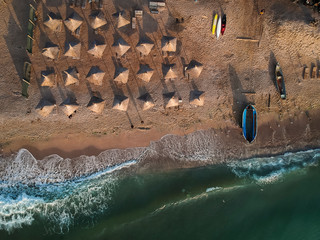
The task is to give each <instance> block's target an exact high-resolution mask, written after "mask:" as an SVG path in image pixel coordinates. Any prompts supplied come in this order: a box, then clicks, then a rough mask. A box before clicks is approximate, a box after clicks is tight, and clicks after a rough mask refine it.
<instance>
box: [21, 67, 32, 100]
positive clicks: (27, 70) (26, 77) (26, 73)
mask: <svg viewBox="0 0 320 240" xmlns="http://www.w3.org/2000/svg"><path fill="white" fill-rule="evenodd" d="M30 76H31V63H29V62H25V63H24V65H23V79H22V81H21V87H22V90H21V94H22V96H24V97H25V98H28V97H29V94H28V87H29V85H30Z"/></svg>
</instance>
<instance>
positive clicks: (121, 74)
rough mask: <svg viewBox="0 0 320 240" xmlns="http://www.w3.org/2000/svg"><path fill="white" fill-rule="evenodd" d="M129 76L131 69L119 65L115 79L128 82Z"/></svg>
mask: <svg viewBox="0 0 320 240" xmlns="http://www.w3.org/2000/svg"><path fill="white" fill-rule="evenodd" d="M128 78H129V69H128V68H124V67H117V68H116V71H115V73H114V79H113V80H114V81H115V82H120V83H127V82H128Z"/></svg>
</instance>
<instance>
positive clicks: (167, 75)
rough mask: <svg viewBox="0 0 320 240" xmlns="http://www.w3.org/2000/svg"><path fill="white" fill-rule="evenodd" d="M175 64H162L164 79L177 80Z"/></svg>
mask: <svg viewBox="0 0 320 240" xmlns="http://www.w3.org/2000/svg"><path fill="white" fill-rule="evenodd" d="M175 66H176V65H175V64H162V73H163V77H164V79H166V80H168V79H175V78H177V74H176V70H175Z"/></svg>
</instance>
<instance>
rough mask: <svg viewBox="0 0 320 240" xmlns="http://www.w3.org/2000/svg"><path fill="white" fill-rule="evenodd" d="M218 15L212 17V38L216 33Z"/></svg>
mask: <svg viewBox="0 0 320 240" xmlns="http://www.w3.org/2000/svg"><path fill="white" fill-rule="evenodd" d="M218 16H219V15H218V14H217V13H216V15H215V16H214V19H213V21H212V30H211V31H212V34H213V36H214V34H215V33H216V28H217V23H218Z"/></svg>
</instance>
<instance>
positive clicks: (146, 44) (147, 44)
mask: <svg viewBox="0 0 320 240" xmlns="http://www.w3.org/2000/svg"><path fill="white" fill-rule="evenodd" d="M153 46H154V43H153V42H152V41H150V40H148V39H141V40H140V41H139V42H138V44H137V46H136V48H137V50H138V51H139V52H141V53H142V55H145V56H147V55H148V54H149V53H150V52H151V49H152V48H153Z"/></svg>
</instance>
